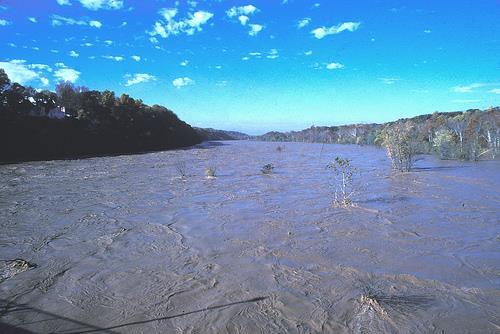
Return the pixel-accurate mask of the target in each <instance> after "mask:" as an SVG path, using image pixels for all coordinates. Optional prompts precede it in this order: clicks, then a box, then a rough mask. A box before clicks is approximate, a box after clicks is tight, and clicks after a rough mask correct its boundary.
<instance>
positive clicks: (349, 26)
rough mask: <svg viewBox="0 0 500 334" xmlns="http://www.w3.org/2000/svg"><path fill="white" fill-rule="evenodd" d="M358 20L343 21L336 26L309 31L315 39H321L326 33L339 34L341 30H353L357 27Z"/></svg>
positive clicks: (358, 24)
mask: <svg viewBox="0 0 500 334" xmlns="http://www.w3.org/2000/svg"><path fill="white" fill-rule="evenodd" d="M360 24H361V23H360V22H344V23H341V24H339V25H336V26H332V27H329V28H327V27H320V28H316V29H314V30H313V31H311V34H313V35H314V37H316V38H317V39H322V38H324V37H325V36H328V35H335V34H340V33H341V32H342V31H346V30H347V31H351V32H353V31H355V30H357V29H358V28H359V26H360Z"/></svg>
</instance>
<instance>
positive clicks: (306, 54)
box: [304, 50, 313, 56]
mask: <svg viewBox="0 0 500 334" xmlns="http://www.w3.org/2000/svg"><path fill="white" fill-rule="evenodd" d="M312 54H313V52H312V50H309V51H305V52H304V55H305V56H310V55H312Z"/></svg>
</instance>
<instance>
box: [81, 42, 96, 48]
mask: <svg viewBox="0 0 500 334" xmlns="http://www.w3.org/2000/svg"><path fill="white" fill-rule="evenodd" d="M92 45H94V44H92V43H88V42H87V43H83V44H81V46H86V47H91V46H92Z"/></svg>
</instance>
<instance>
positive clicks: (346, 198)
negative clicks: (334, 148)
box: [327, 157, 357, 207]
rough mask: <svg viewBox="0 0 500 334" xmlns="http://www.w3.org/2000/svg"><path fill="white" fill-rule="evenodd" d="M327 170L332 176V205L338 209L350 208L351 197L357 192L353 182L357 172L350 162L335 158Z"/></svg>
mask: <svg viewBox="0 0 500 334" xmlns="http://www.w3.org/2000/svg"><path fill="white" fill-rule="evenodd" d="M327 168H328V169H330V170H332V171H333V175H334V179H333V188H334V195H333V205H334V206H340V207H348V206H351V205H352V204H353V197H354V196H355V195H356V192H357V189H356V185H355V180H354V175H355V174H356V173H357V170H356V168H354V167H353V166H352V164H351V160H349V159H344V158H341V157H336V158H335V160H334V161H333V162H331V163H330V164H328V166H327Z"/></svg>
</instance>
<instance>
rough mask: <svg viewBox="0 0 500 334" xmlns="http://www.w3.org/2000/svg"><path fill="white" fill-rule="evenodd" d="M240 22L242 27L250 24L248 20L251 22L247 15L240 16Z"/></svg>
mask: <svg viewBox="0 0 500 334" xmlns="http://www.w3.org/2000/svg"><path fill="white" fill-rule="evenodd" d="M238 20H239V21H240V23H241V25H243V26H244V25H246V24H247V23H248V20H250V18H249V17H248V16H246V15H240V16H238Z"/></svg>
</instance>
